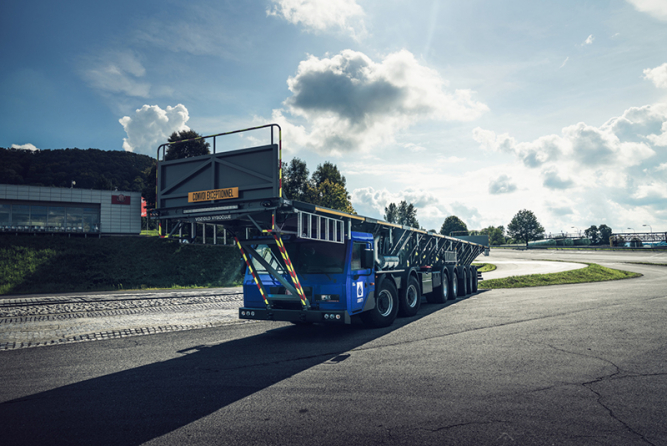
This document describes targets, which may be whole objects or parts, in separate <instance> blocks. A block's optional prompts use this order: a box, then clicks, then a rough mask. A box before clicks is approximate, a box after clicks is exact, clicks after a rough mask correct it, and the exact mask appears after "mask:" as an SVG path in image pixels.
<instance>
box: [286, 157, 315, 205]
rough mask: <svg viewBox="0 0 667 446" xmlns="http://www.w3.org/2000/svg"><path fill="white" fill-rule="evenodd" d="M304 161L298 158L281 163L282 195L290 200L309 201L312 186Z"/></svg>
mask: <svg viewBox="0 0 667 446" xmlns="http://www.w3.org/2000/svg"><path fill="white" fill-rule="evenodd" d="M308 173H309V172H308V167H306V162H305V161H302V160H301V159H299V158H292V161H290V162H289V164H287V163H283V196H284V197H286V198H289V199H290V200H297V201H309V200H308V198H309V195H310V194H311V189H312V186H311V184H310V180H309V179H308Z"/></svg>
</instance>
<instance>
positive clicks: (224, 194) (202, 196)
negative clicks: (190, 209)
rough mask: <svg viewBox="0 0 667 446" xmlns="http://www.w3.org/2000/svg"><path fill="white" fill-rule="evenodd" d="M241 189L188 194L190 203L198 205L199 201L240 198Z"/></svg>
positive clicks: (230, 188)
mask: <svg viewBox="0 0 667 446" xmlns="http://www.w3.org/2000/svg"><path fill="white" fill-rule="evenodd" d="M238 197H239V188H238V187H228V188H227V189H213V190H202V191H199V192H189V193H188V203H197V202H198V201H212V200H227V199H228V198H238Z"/></svg>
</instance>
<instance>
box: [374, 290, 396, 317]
mask: <svg viewBox="0 0 667 446" xmlns="http://www.w3.org/2000/svg"><path fill="white" fill-rule="evenodd" d="M377 309H378V312H379V313H380V316H382V317H387V316H389V315H390V314H391V311H392V310H393V309H394V299H392V298H391V293H390V292H389V291H387V290H382V291H380V294H379V295H378V301H377Z"/></svg>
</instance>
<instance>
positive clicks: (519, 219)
mask: <svg viewBox="0 0 667 446" xmlns="http://www.w3.org/2000/svg"><path fill="white" fill-rule="evenodd" d="M507 234H508V235H509V236H510V237H512V238H513V239H515V240H521V241H525V242H526V247H528V242H530V241H531V240H539V239H540V238H541V237H542V235H543V234H544V228H543V227H542V225H541V224H540V223H539V222H538V221H537V217H535V214H533V212H532V211H529V210H527V209H523V210H521V211H519V212H517V213H516V215H515V216H514V218H512V221H511V222H510V224H509V225H507Z"/></svg>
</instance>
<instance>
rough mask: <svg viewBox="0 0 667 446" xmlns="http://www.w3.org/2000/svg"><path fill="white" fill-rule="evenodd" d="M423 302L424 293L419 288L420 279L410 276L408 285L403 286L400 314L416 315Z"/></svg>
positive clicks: (399, 302)
mask: <svg viewBox="0 0 667 446" xmlns="http://www.w3.org/2000/svg"><path fill="white" fill-rule="evenodd" d="M421 304H422V295H421V290H420V288H419V281H418V280H417V279H416V278H415V277H414V276H410V278H409V279H408V286H406V287H405V288H403V289H402V290H401V293H400V299H399V300H398V315H399V316H403V317H406V316H414V315H415V314H417V312H418V311H419V307H421Z"/></svg>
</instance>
